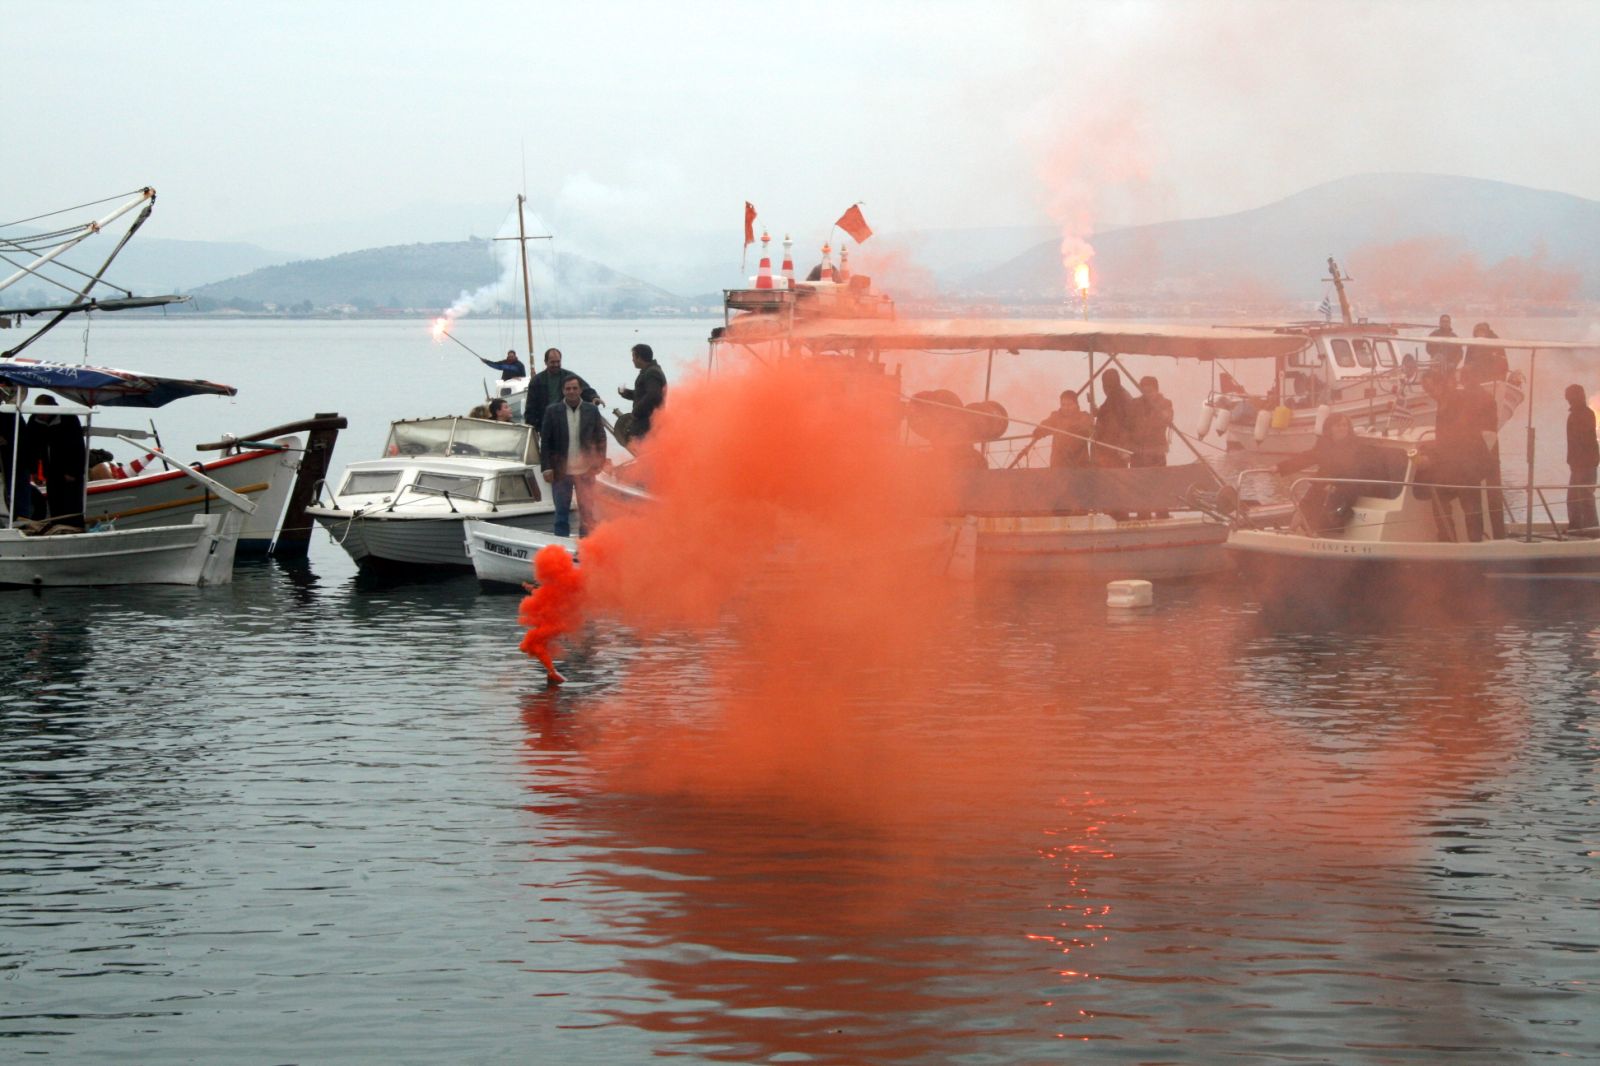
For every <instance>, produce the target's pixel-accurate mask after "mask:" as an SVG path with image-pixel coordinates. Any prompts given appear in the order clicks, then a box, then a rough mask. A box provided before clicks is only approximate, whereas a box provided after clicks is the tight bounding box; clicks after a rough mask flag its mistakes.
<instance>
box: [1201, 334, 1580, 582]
mask: <svg viewBox="0 0 1600 1066" xmlns="http://www.w3.org/2000/svg"><path fill="white" fill-rule="evenodd" d="M1461 343H1464V344H1467V345H1472V344H1482V345H1486V346H1487V345H1492V346H1495V347H1501V348H1507V349H1524V350H1528V351H1530V352H1531V353H1533V355H1534V356H1535V360H1534V362H1536V356H1537V354H1538V353H1539V352H1548V351H1560V350H1568V351H1577V350H1587V351H1593V350H1595V349H1596V348H1597V347H1600V346H1597V345H1596V344H1594V343H1583V342H1575V341H1522V340H1504V339H1499V338H1495V339H1492V340H1486V341H1479V340H1475V339H1466V340H1463V341H1461ZM1533 365H1534V363H1530V366H1533ZM1532 378H1533V374H1532V373H1531V372H1530V374H1529V381H1530V383H1531V381H1532ZM1527 433H1528V459H1527V475H1526V480H1525V482H1524V483H1523V484H1522V485H1520V486H1510V485H1508V486H1506V487H1505V488H1504V489H1503V490H1499V491H1500V492H1501V493H1503V495H1504V499H1505V505H1506V507H1507V510H1508V511H1512V510H1513V502H1512V501H1514V499H1515V498H1516V496H1517V495H1518V494H1519V493H1520V495H1521V500H1522V504H1521V516H1520V517H1521V520H1520V521H1517V515H1516V514H1515V513H1511V514H1508V515H1507V522H1506V527H1505V529H1506V535H1505V536H1504V537H1499V538H1496V537H1494V536H1493V535H1492V531H1491V528H1490V523H1489V522H1488V521H1484V522H1483V528H1484V535H1483V538H1482V539H1480V540H1477V541H1473V540H1472V539H1470V532H1469V525H1468V521H1467V516H1466V514H1465V512H1464V510H1463V509H1462V508H1461V507H1460V506H1459V504H1458V503H1457V502H1456V501H1455V500H1453V499H1452V496H1453V495H1454V494H1456V493H1460V492H1470V493H1473V494H1474V496H1475V500H1476V504H1477V509H1478V511H1479V513H1480V514H1482V515H1484V516H1485V517H1486V518H1487V516H1488V515H1489V514H1490V513H1491V508H1492V507H1493V506H1494V504H1495V498H1496V495H1497V493H1496V491H1495V490H1493V489H1491V487H1490V486H1488V485H1471V486H1464V485H1444V484H1438V483H1431V482H1429V481H1428V480H1427V479H1426V474H1425V471H1424V470H1423V469H1422V466H1423V463H1424V460H1425V457H1426V452H1427V450H1428V447H1429V445H1430V444H1431V443H1432V441H1433V437H1434V430H1433V429H1432V428H1431V427H1429V428H1424V429H1410V430H1406V431H1404V432H1400V433H1396V434H1392V435H1390V436H1387V437H1384V436H1373V435H1371V434H1363V435H1362V437H1361V440H1362V442H1363V443H1364V444H1365V445H1366V446H1367V447H1369V448H1370V449H1371V450H1372V453H1373V454H1374V455H1375V456H1377V457H1379V462H1378V463H1377V464H1376V466H1377V467H1378V468H1379V469H1377V470H1376V475H1381V476H1373V477H1370V478H1362V479H1360V480H1354V479H1342V480H1335V479H1329V478H1317V477H1303V478H1299V479H1297V480H1296V481H1295V483H1294V484H1293V485H1292V486H1291V493H1292V495H1293V496H1294V497H1295V498H1296V500H1297V502H1299V501H1303V500H1304V499H1305V498H1306V495H1307V493H1308V491H1310V490H1312V489H1314V488H1316V487H1318V486H1328V485H1336V484H1337V485H1344V486H1348V487H1350V488H1351V489H1353V499H1352V500H1351V502H1350V504H1349V507H1348V509H1347V510H1346V511H1345V512H1344V513H1343V515H1342V519H1341V520H1340V521H1338V522H1337V523H1336V524H1335V525H1333V526H1332V527H1331V528H1321V529H1319V528H1317V526H1318V525H1319V524H1320V523H1317V522H1311V523H1304V522H1302V523H1295V524H1294V525H1292V526H1290V527H1289V528H1286V529H1256V528H1250V526H1249V525H1248V523H1245V522H1241V523H1238V524H1237V525H1236V528H1235V529H1234V530H1233V531H1232V532H1230V533H1229V535H1228V542H1227V549H1228V553H1229V555H1230V556H1232V558H1233V559H1234V561H1235V563H1236V564H1237V566H1238V568H1239V570H1240V571H1241V572H1242V573H1243V574H1244V575H1245V577H1246V578H1247V579H1249V580H1250V581H1251V582H1252V584H1254V585H1255V587H1256V589H1257V591H1258V593H1259V594H1260V595H1261V596H1262V597H1263V598H1264V599H1266V600H1269V601H1290V602H1293V601H1305V600H1316V601H1319V602H1322V603H1327V604H1332V605H1342V606H1348V605H1353V604H1359V603H1362V602H1369V603H1370V602H1380V603H1382V604H1386V605H1389V606H1391V607H1399V606H1403V605H1404V604H1405V603H1407V602H1409V601H1417V600H1421V601H1423V602H1426V603H1432V602H1435V601H1437V600H1439V599H1441V598H1444V597H1447V596H1452V595H1461V594H1472V593H1476V592H1481V591H1483V590H1485V589H1490V588H1494V589H1501V590H1504V589H1520V590H1524V591H1525V590H1527V589H1528V588H1531V587H1533V584H1532V583H1533V582H1548V581H1551V580H1561V579H1569V580H1570V579H1585V580H1590V581H1593V580H1600V540H1597V539H1595V538H1594V537H1593V536H1584V535H1574V534H1573V533H1571V532H1569V531H1568V530H1567V529H1566V528H1565V525H1566V524H1565V523H1564V522H1562V521H1560V520H1558V518H1557V511H1558V508H1557V507H1554V506H1552V500H1553V499H1554V498H1558V497H1559V496H1561V495H1564V494H1565V493H1566V491H1567V490H1568V488H1569V487H1570V486H1569V485H1568V484H1567V483H1565V482H1563V483H1560V484H1539V483H1537V482H1536V481H1535V479H1534V442H1535V428H1534V426H1533V424H1532V413H1531V411H1530V413H1529V416H1528V427H1527ZM1438 490H1444V497H1443V498H1442V499H1441V494H1440V492H1439V491H1438ZM1347 491H1348V490H1347ZM1540 587H1544V586H1543V585H1541V586H1540Z"/></svg>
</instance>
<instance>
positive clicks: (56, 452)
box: [28, 396, 89, 528]
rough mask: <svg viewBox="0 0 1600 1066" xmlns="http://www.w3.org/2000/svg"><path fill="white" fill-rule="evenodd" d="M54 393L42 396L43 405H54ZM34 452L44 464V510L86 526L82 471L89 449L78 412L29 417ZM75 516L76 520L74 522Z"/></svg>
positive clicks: (67, 522)
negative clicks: (84, 520)
mask: <svg viewBox="0 0 1600 1066" xmlns="http://www.w3.org/2000/svg"><path fill="white" fill-rule="evenodd" d="M55 402H56V398H55V397H54V396H41V397H39V400H38V403H39V405H40V406H54V405H55ZM28 432H29V433H30V434H31V435H32V437H33V453H34V456H35V457H36V458H37V459H38V461H39V463H40V464H41V465H42V466H43V467H44V491H45V507H46V511H45V513H46V514H47V515H48V516H49V517H51V518H61V519H66V520H67V521H64V522H63V523H62V524H63V525H72V526H78V527H80V528H81V527H82V526H83V499H84V497H83V474H84V471H85V469H86V468H87V467H88V465H89V452H88V449H87V448H86V447H85V445H84V443H83V423H82V422H80V421H78V416H77V415H43V414H37V415H34V416H33V417H31V418H29V419H28ZM72 519H76V521H72Z"/></svg>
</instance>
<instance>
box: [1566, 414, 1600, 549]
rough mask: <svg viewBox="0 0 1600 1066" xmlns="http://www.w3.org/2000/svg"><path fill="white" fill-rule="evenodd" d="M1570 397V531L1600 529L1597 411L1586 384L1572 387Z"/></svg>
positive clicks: (1568, 461) (1568, 417) (1568, 443)
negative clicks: (1596, 496)
mask: <svg viewBox="0 0 1600 1066" xmlns="http://www.w3.org/2000/svg"><path fill="white" fill-rule="evenodd" d="M1566 397H1567V408H1568V411H1567V469H1568V470H1570V471H1571V472H1572V476H1571V477H1570V478H1569V479H1568V480H1567V484H1568V486H1569V487H1568V489H1567V532H1569V533H1576V532H1578V531H1579V530H1593V529H1594V528H1595V527H1596V526H1600V518H1597V517H1596V516H1595V506H1594V483H1595V476H1596V474H1597V473H1600V440H1597V439H1596V433H1595V417H1594V410H1593V408H1591V407H1590V406H1589V398H1588V397H1587V396H1586V395H1584V391H1583V386H1582V385H1576V384H1574V385H1568V386H1567V391H1566Z"/></svg>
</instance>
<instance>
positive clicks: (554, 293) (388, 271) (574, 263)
mask: <svg viewBox="0 0 1600 1066" xmlns="http://www.w3.org/2000/svg"><path fill="white" fill-rule="evenodd" d="M514 248H515V245H510V244H498V245H497V244H495V243H494V242H491V241H487V240H481V239H473V240H467V241H448V242H442V243H438V244H405V245H396V246H393V247H388V248H370V249H367V250H365V251H359V252H347V253H345V254H344V255H336V256H332V257H330V258H327V259H310V260H304V261H301V262H294V263H285V264H282V265H279V266H271V267H266V268H264V269H261V270H254V271H251V272H250V273H248V274H244V275H242V276H240V277H235V278H229V279H227V280H225V281H218V282H213V283H212V284H209V285H201V286H199V287H198V288H196V289H194V290H192V291H193V294H194V296H195V297H196V298H197V301H199V303H200V306H201V307H202V308H204V307H206V306H207V305H218V304H221V305H233V306H242V305H247V304H270V305H274V306H276V307H278V308H306V309H309V308H312V307H315V308H327V307H338V306H346V307H350V308H354V309H356V310H360V311H368V310H374V309H377V308H387V309H401V310H424V311H434V310H443V309H445V308H447V307H450V306H452V305H453V304H456V303H458V301H462V302H470V303H471V305H472V309H473V310H477V311H480V312H481V311H491V310H496V309H500V308H502V307H503V308H505V309H509V310H516V311H520V310H521V306H522V283H521V278H520V275H519V274H518V273H517V269H516V266H515V261H514V259H513V258H511V257H512V254H513V253H512V250H513V249H514ZM529 272H530V277H531V281H532V287H533V291H534V301H535V304H536V306H537V307H538V308H540V309H541V310H544V311H549V312H558V313H564V314H583V313H609V312H625V311H641V310H649V309H650V308H652V307H657V306H676V305H677V304H678V303H679V302H680V301H679V299H678V298H677V297H676V296H674V295H673V294H671V293H669V292H667V291H666V290H664V289H660V288H657V287H656V286H654V285H650V284H647V283H646V282H643V281H640V280H638V279H637V278H633V277H629V276H628V275H626V274H622V273H619V272H617V271H615V270H612V269H611V268H609V267H607V266H604V265H602V264H600V263H596V262H594V261H592V260H589V259H585V258H583V257H581V256H576V255H568V254H559V253H558V254H556V255H554V256H549V255H546V256H537V255H532V254H530V256H529Z"/></svg>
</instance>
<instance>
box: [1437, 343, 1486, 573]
mask: <svg viewBox="0 0 1600 1066" xmlns="http://www.w3.org/2000/svg"><path fill="white" fill-rule="evenodd" d="M1422 388H1423V390H1424V391H1425V392H1427V394H1428V395H1429V396H1431V397H1433V399H1434V401H1435V402H1436V403H1438V405H1439V413H1438V416H1437V421H1436V422H1435V424H1434V439H1433V442H1432V444H1431V446H1428V447H1427V454H1428V460H1429V461H1428V464H1427V472H1426V474H1425V475H1424V477H1423V478H1422V480H1423V481H1424V482H1432V483H1433V484H1434V487H1433V488H1432V489H1431V491H1432V493H1433V499H1434V510H1433V514H1434V519H1435V521H1436V523H1437V525H1438V534H1439V539H1440V540H1442V541H1454V540H1455V523H1454V519H1453V515H1452V512H1451V509H1450V505H1451V503H1452V502H1454V501H1459V502H1460V503H1461V510H1462V514H1463V517H1464V518H1465V519H1466V527H1467V539H1468V540H1470V541H1472V542H1473V543H1474V544H1476V543H1477V542H1478V541H1481V540H1482V539H1483V491H1482V489H1481V487H1480V486H1481V485H1482V484H1483V482H1484V480H1485V479H1486V478H1487V477H1488V467H1489V446H1488V444H1487V443H1485V441H1484V439H1483V423H1482V419H1481V416H1480V415H1479V413H1478V410H1477V409H1476V408H1475V406H1474V405H1473V403H1472V402H1471V401H1472V399H1473V398H1472V397H1469V396H1467V395H1466V394H1465V393H1463V392H1462V391H1461V390H1460V389H1457V388H1455V387H1454V386H1453V385H1451V383H1450V377H1449V375H1448V373H1446V372H1445V371H1443V370H1440V369H1438V368H1437V367H1435V368H1434V369H1432V370H1429V371H1428V372H1427V373H1426V374H1424V375H1423V376H1422ZM1441 485H1442V486H1446V487H1443V488H1440V487H1438V486H1441Z"/></svg>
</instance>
